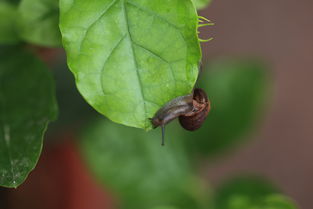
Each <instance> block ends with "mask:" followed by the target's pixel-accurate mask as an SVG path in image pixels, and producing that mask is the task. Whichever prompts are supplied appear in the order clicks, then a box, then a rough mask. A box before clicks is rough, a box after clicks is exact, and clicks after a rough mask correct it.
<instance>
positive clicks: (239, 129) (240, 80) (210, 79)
mask: <svg viewBox="0 0 313 209" xmlns="http://www.w3.org/2000/svg"><path fill="white" fill-rule="evenodd" d="M200 77H201V80H200V81H199V86H200V87H202V88H204V89H205V90H206V92H207V94H208V97H209V99H210V101H211V112H210V113H209V116H208V118H207V120H206V122H205V124H204V125H203V127H201V129H200V130H198V131H196V132H186V136H187V138H188V139H191V138H193V140H187V142H188V148H189V150H191V151H193V152H194V153H195V154H201V153H202V154H204V155H207V156H212V155H215V154H217V153H219V152H220V151H223V150H224V149H226V148H229V147H230V146H231V145H234V144H235V143H239V142H240V141H242V140H243V139H244V136H245V135H246V134H247V132H249V131H251V128H253V127H254V126H255V124H256V122H257V121H258V119H259V115H260V113H262V110H263V109H264V104H265V95H266V92H267V87H268V84H269V83H268V78H267V74H266V71H265V69H264V66H263V65H262V64H261V63H259V62H256V61H238V60H237V61H235V60H227V59H222V60H219V61H215V62H213V63H212V64H211V65H209V67H208V68H206V69H205V70H204V72H202V74H201V75H200Z"/></svg>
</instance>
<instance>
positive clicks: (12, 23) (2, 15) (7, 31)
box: [0, 1, 20, 44]
mask: <svg viewBox="0 0 313 209" xmlns="http://www.w3.org/2000/svg"><path fill="white" fill-rule="evenodd" d="M16 16H17V9H16V7H15V6H14V5H12V4H10V3H8V2H6V1H0V44H15V43H17V42H19V40H20V38H19V37H18V33H17V25H16Z"/></svg>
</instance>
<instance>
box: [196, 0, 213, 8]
mask: <svg viewBox="0 0 313 209" xmlns="http://www.w3.org/2000/svg"><path fill="white" fill-rule="evenodd" d="M192 1H193V2H194V4H195V6H196V8H197V9H199V10H201V9H204V8H206V7H207V6H209V4H210V3H211V2H212V0H192Z"/></svg>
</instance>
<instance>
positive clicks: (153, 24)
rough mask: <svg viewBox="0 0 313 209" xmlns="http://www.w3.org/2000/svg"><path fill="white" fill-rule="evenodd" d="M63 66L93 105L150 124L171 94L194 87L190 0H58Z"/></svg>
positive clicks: (196, 55) (195, 44) (119, 118)
mask: <svg viewBox="0 0 313 209" xmlns="http://www.w3.org/2000/svg"><path fill="white" fill-rule="evenodd" d="M60 9H61V19H60V28H61V32H62V36H63V45H64V47H65V49H66V52H67V56H68V65H69V67H70V69H71V71H72V72H73V73H74V75H75V78H76V84H77V87H78V89H79V91H80V93H81V94H82V95H83V97H84V98H85V99H86V100H87V102H88V103H89V104H91V106H93V107H94V108H95V109H96V110H97V111H99V112H100V113H102V114H104V115H105V116H107V117H108V118H109V119H111V120H112V121H115V122H117V123H121V124H124V125H128V126H133V127H138V128H144V129H146V130H148V129H150V128H151V123H150V121H149V118H151V117H152V116H153V115H154V113H155V112H156V111H157V110H158V109H159V108H160V107H161V106H163V105H164V104H165V103H166V102H168V101H169V100H171V99H173V98H175V97H177V96H180V95H184V94H188V93H190V92H191V90H192V88H193V86H194V83H195V81H196V79H197V75H198V63H199V61H200V58H201V51H200V47H199V41H198V37H197V22H198V18H197V13H196V10H195V8H194V6H193V4H192V2H191V1H190V0H149V1H147V0H98V1H86V0H77V1H73V0H61V1H60Z"/></svg>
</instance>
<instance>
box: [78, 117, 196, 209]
mask: <svg viewBox="0 0 313 209" xmlns="http://www.w3.org/2000/svg"><path fill="white" fill-rule="evenodd" d="M167 129H168V128H167ZM173 132H174V131H173V130H172V131H170V130H169V131H168V133H169V134H168V136H167V139H168V140H167V141H166V146H161V141H160V139H161V135H160V130H155V131H151V132H150V133H149V134H147V133H146V132H144V131H142V130H139V129H134V128H129V127H125V126H121V125H117V124H114V123H111V122H109V121H98V122H97V123H94V124H92V125H91V126H90V128H88V129H87V130H86V132H85V134H84V135H83V137H82V141H81V144H80V145H81V149H82V153H83V156H84V157H85V159H86V162H87V163H88V165H89V166H90V168H91V170H92V171H93V173H94V174H95V175H96V177H97V178H98V179H99V180H100V181H101V182H102V183H103V184H104V185H105V187H106V188H111V189H112V190H113V194H117V197H118V198H120V199H121V200H122V201H123V207H122V208H123V209H124V208H129V209H131V208H136V209H142V208H151V207H156V206H159V205H168V204H169V205H173V206H177V207H178V208H181V209H186V208H188V207H189V206H190V207H189V208H197V207H195V204H196V203H195V202H194V198H193V197H192V195H190V193H191V191H190V190H191V188H192V187H196V186H195V183H194V181H193V179H192V178H191V174H190V173H189V172H190V169H189V165H188V161H187V159H186V156H185V153H184V151H183V149H182V144H181V140H180V138H181V136H180V135H179V134H172V133H173ZM197 192H199V189H198V190H197Z"/></svg>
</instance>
